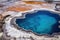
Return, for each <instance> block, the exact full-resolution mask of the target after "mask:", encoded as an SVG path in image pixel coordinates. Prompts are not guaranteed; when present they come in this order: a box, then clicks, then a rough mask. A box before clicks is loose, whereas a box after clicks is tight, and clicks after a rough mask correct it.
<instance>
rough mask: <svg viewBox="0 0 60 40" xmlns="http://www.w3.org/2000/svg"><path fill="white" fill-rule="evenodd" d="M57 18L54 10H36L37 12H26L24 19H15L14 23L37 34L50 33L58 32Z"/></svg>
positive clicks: (59, 29) (59, 30) (58, 18)
mask: <svg viewBox="0 0 60 40" xmlns="http://www.w3.org/2000/svg"><path fill="white" fill-rule="evenodd" d="M59 20H60V17H59V15H58V14H56V13H54V12H51V11H47V10H38V11H37V12H33V13H29V14H26V15H25V18H24V19H16V24H18V26H19V27H21V28H23V29H25V30H28V31H29V30H31V31H32V32H33V33H36V34H39V35H40V34H42V35H43V34H49V35H51V34H53V33H58V32H60V28H59V27H58V25H59V22H58V21H59Z"/></svg>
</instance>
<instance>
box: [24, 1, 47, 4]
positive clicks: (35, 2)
mask: <svg viewBox="0 0 60 40" xmlns="http://www.w3.org/2000/svg"><path fill="white" fill-rule="evenodd" d="M24 2H25V3H26V4H44V3H46V2H39V1H24Z"/></svg>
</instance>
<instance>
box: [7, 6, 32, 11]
mask: <svg viewBox="0 0 60 40" xmlns="http://www.w3.org/2000/svg"><path fill="white" fill-rule="evenodd" d="M31 9H32V7H27V6H15V7H14V6H13V7H9V8H7V10H8V11H17V12H20V11H27V10H31Z"/></svg>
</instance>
